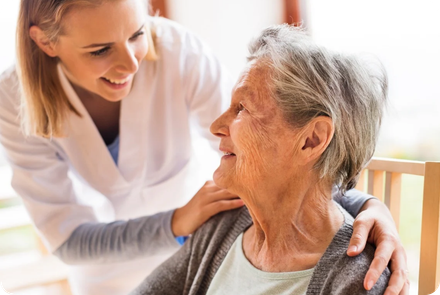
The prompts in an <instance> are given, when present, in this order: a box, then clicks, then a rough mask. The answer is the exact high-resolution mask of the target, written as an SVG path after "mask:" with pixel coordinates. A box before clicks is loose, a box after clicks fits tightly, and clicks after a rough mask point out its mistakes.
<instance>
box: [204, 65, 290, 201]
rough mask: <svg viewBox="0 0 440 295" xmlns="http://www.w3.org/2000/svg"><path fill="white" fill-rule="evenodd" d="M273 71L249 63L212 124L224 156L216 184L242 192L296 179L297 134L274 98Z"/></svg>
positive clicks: (216, 177)
mask: <svg viewBox="0 0 440 295" xmlns="http://www.w3.org/2000/svg"><path fill="white" fill-rule="evenodd" d="M268 75H269V70H268V69H267V68H266V67H265V66H263V65H259V64H258V63H250V64H249V65H248V67H247V68H246V69H245V71H244V72H243V73H242V75H241V77H240V79H239V80H238V82H237V84H236V85H235V88H234V90H233V94H232V101H231V106H230V107H229V109H228V110H227V111H226V112H225V113H223V114H222V115H221V116H220V117H219V118H218V119H217V120H216V121H214V123H212V125H211V132H212V133H213V134H214V135H216V136H218V137H220V138H221V142H220V150H221V151H222V152H223V153H224V156H223V157H222V159H221V163H220V166H219V168H218V169H217V170H216V171H215V173H214V181H215V182H216V184H217V185H219V186H220V187H223V188H226V189H228V190H230V191H231V192H236V193H239V192H240V191H242V190H243V189H245V190H248V189H252V188H255V187H256V186H259V185H262V184H263V183H271V184H272V185H276V183H277V182H278V181H283V180H286V179H288V178H289V176H291V175H292V172H293V169H295V167H294V166H295V165H293V164H294V163H293V161H292V160H293V158H294V146H295V144H296V142H297V138H298V131H296V130H295V129H294V128H292V127H291V126H289V125H288V124H287V122H286V121H285V120H284V119H283V116H282V114H281V110H280V109H279V108H278V106H277V105H276V103H275V101H274V99H273V98H272V97H271V96H270V92H269V89H268V86H267V85H268V82H267V78H268Z"/></svg>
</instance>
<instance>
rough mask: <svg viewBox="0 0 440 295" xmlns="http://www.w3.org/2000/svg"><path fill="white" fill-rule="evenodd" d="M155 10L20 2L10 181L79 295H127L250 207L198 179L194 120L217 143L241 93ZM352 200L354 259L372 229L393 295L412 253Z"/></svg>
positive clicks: (69, 0) (137, 5) (365, 201)
mask: <svg viewBox="0 0 440 295" xmlns="http://www.w3.org/2000/svg"><path fill="white" fill-rule="evenodd" d="M146 11H147V3H146V1H144V0H22V1H21V3H20V13H19V20H18V27H17V60H18V63H17V66H16V68H11V69H10V70H8V71H6V72H5V73H3V74H2V76H1V77H0V110H1V111H0V142H1V144H2V146H3V147H4V148H5V151H6V155H7V158H8V160H9V162H10V164H11V167H12V169H13V179H12V185H13V187H14V189H15V190H16V191H17V193H18V194H19V195H20V196H21V197H22V199H23V203H24V205H25V206H26V208H27V210H28V212H29V214H30V216H31V218H32V220H33V222H34V224H35V226H36V228H37V229H38V231H39V232H40V234H41V236H42V237H43V240H44V241H45V243H46V245H47V247H48V249H49V250H50V251H51V252H52V253H54V254H55V255H57V256H58V257H59V258H60V259H61V260H63V261H64V262H66V263H68V264H71V265H72V267H71V275H70V281H71V285H72V288H73V293H74V294H81V295H88V294H94V295H95V294H126V293H128V291H129V290H131V289H132V288H133V287H134V286H136V285H137V284H138V283H139V282H140V281H141V280H142V279H143V278H144V277H145V276H146V275H147V274H148V273H150V272H151V271H152V270H153V269H154V268H155V267H156V266H157V265H159V264H160V263H161V262H163V261H164V260H165V259H166V258H167V257H169V256H170V255H171V254H172V253H174V252H175V251H176V250H177V249H178V248H179V247H180V244H181V243H183V242H184V240H185V237H187V236H188V235H190V234H191V233H193V232H194V231H195V230H196V229H197V228H198V227H199V226H200V225H201V224H203V223H204V222H205V221H206V220H208V219H209V218H210V217H211V216H213V215H215V214H216V213H218V212H220V211H225V210H230V209H234V208H238V207H241V206H242V205H243V202H242V201H241V200H240V199H237V196H236V195H234V194H231V193H229V192H228V191H226V190H223V189H220V188H218V187H217V186H216V185H214V184H213V183H212V182H207V183H206V184H205V185H203V187H202V188H201V189H200V190H199V191H198V192H197V193H196V191H197V187H195V184H192V185H189V183H192V182H188V180H189V179H192V178H196V175H197V173H198V172H199V171H203V169H201V168H203V167H201V166H200V165H201V164H198V165H197V163H195V162H194V161H193V155H192V153H191V144H192V142H191V136H190V121H194V123H195V124H194V125H195V126H196V127H197V130H199V131H200V133H201V134H202V135H203V136H204V137H205V138H207V139H208V140H210V142H211V144H212V145H213V146H215V147H216V146H217V145H218V140H216V139H215V138H214V136H212V135H211V134H210V133H209V124H210V123H211V122H212V120H213V119H214V118H215V117H217V116H218V115H220V114H221V112H222V104H223V103H222V102H227V101H229V94H230V92H231V89H232V83H231V81H230V79H229V77H228V75H227V74H226V72H225V70H224V69H223V68H222V66H221V65H220V63H219V62H218V60H217V59H216V58H215V57H214V56H213V54H212V53H211V52H210V50H209V49H208V48H207V47H206V46H205V45H204V44H203V43H202V42H201V41H200V40H199V39H198V38H197V37H196V36H194V35H193V34H191V33H189V32H187V31H186V30H185V29H184V28H182V27H181V26H179V25H177V24H175V23H173V22H171V21H168V20H165V19H162V18H157V17H149V16H148V15H147V13H146ZM205 177H207V176H205ZM75 179H77V180H79V182H75V181H73V180H75ZM193 194H195V195H194V197H193V198H192V199H191V196H192V195H193ZM353 194H354V195H356V197H355V198H353V199H349V200H348V199H347V200H345V201H343V202H342V203H343V206H344V207H346V208H347V209H348V210H350V212H352V213H353V214H355V215H356V214H357V213H358V212H360V211H362V212H361V213H360V214H359V216H358V219H357V220H358V223H359V225H360V226H358V227H355V233H357V234H355V237H357V238H356V239H353V241H352V246H353V247H356V249H354V250H353V251H350V253H349V254H350V255H356V254H358V253H360V251H361V250H362V248H363V247H364V245H365V243H366V239H367V238H368V231H369V230H370V229H373V231H372V232H371V233H370V238H371V239H372V240H373V241H375V242H378V243H379V245H378V251H377V255H378V257H381V258H385V260H382V259H379V260H378V262H379V263H377V262H376V263H375V262H373V265H372V269H371V271H370V273H369V274H367V277H366V282H370V281H372V282H373V283H374V282H375V281H376V280H377V278H378V275H377V273H381V271H382V270H383V268H385V265H384V264H386V263H387V262H386V261H387V260H389V258H390V257H391V256H392V255H393V258H392V262H393V265H392V266H394V269H395V270H396V271H395V279H394V280H393V279H392V281H391V282H392V284H391V286H390V287H392V288H394V289H396V290H401V289H402V286H403V284H404V280H405V276H404V274H401V272H400V271H399V270H400V269H402V268H406V262H405V259H404V255H405V254H404V252H403V250H401V245H400V242H399V238H398V236H397V234H396V229H395V227H394V225H393V224H392V222H389V221H390V220H391V218H390V215H389V212H388V211H387V210H386V209H385V207H384V206H383V205H381V204H380V203H379V202H377V201H375V200H374V199H373V200H369V199H370V197H368V196H363V195H361V194H359V193H356V192H353ZM188 196H189V197H188ZM188 199H191V200H190V201H189V202H187V201H188ZM185 203H186V204H185ZM176 208H178V209H176ZM370 208H371V210H370ZM365 209H368V210H365ZM373 225H374V226H373ZM356 230H357V232H356ZM381 241H384V242H381ZM403 290H405V288H404V289H403ZM397 292H398V291H397Z"/></svg>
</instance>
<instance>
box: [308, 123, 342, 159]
mask: <svg viewBox="0 0 440 295" xmlns="http://www.w3.org/2000/svg"><path fill="white" fill-rule="evenodd" d="M334 131H335V129H334V126H333V121H332V119H331V118H330V117H325V116H320V117H317V118H315V119H313V120H312V121H310V122H309V123H308V124H307V125H306V126H305V127H304V129H303V132H302V136H301V139H300V141H301V142H300V146H301V151H300V153H301V154H302V159H303V160H304V164H306V163H308V162H310V161H316V160H318V159H319V157H320V156H321V155H322V154H323V153H324V151H325V150H326V149H327V147H328V145H329V144H330V142H331V141H332V138H333V134H334Z"/></svg>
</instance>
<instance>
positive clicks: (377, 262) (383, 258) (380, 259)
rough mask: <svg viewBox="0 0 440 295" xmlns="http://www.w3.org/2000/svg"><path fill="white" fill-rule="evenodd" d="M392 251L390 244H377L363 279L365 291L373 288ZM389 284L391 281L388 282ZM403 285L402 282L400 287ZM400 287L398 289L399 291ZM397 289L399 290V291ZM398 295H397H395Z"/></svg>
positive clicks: (392, 246) (392, 247)
mask: <svg viewBox="0 0 440 295" xmlns="http://www.w3.org/2000/svg"><path fill="white" fill-rule="evenodd" d="M393 251H394V245H390V243H387V242H385V241H384V242H382V243H380V244H379V246H378V247H377V249H376V252H375V253H374V258H373V261H372V262H371V265H370V268H369V270H368V272H367V275H366V276H365V279H364V288H365V289H366V290H371V288H373V286H374V284H376V282H377V280H378V279H379V277H380V275H381V274H382V273H383V271H384V270H385V268H386V267H387V265H388V262H389V261H390V259H391V255H392V253H393ZM390 283H391V280H390ZM402 285H403V282H402V284H401V286H402ZM401 286H400V289H401ZM400 289H399V290H400ZM396 294H398V293H396Z"/></svg>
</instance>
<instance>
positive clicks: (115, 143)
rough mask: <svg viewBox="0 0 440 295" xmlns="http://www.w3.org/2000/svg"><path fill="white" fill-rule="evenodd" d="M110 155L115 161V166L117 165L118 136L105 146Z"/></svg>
mask: <svg viewBox="0 0 440 295" xmlns="http://www.w3.org/2000/svg"><path fill="white" fill-rule="evenodd" d="M107 148H108V151H109V152H110V155H111V156H112V158H113V161H115V164H116V166H117V165H118V156H119V135H118V136H117V137H116V138H115V140H114V141H113V142H112V143H111V144H109V145H108V146H107Z"/></svg>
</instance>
